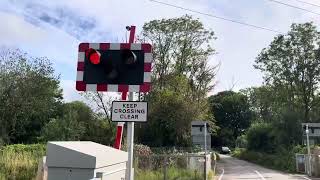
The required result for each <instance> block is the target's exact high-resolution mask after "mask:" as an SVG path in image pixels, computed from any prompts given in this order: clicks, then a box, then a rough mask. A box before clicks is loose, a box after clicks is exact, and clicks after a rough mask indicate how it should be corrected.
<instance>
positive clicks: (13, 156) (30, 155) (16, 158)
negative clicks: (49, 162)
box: [0, 144, 45, 180]
mask: <svg viewBox="0 0 320 180" xmlns="http://www.w3.org/2000/svg"><path fill="white" fill-rule="evenodd" d="M44 155H45V145H43V144H31V145H23V144H15V145H9V146H5V147H3V148H2V149H1V151H0V179H1V180H2V179H8V180H26V179H33V178H35V176H36V172H37V168H38V163H39V161H40V159H41V158H42V156H44Z"/></svg>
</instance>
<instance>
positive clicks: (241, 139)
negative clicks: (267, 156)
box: [236, 134, 248, 148]
mask: <svg viewBox="0 0 320 180" xmlns="http://www.w3.org/2000/svg"><path fill="white" fill-rule="evenodd" d="M247 146H248V140H247V136H246V135H245V134H243V135H241V136H238V137H237V139H236V147H238V148H247Z"/></svg>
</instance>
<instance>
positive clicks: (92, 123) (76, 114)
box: [41, 101, 116, 145]
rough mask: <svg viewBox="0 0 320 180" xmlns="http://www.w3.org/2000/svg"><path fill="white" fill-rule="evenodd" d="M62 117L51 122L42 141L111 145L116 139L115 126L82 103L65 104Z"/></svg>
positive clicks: (47, 125)
mask: <svg viewBox="0 0 320 180" xmlns="http://www.w3.org/2000/svg"><path fill="white" fill-rule="evenodd" d="M61 111H62V116H58V117H56V118H53V119H51V120H50V122H49V123H47V124H46V126H45V127H44V129H43V131H42V137H41V139H42V141H52V140H55V141H56V140H60V141H70V140H73V141H75V140H82V141H94V142H98V143H102V144H105V145H111V144H112V143H113V142H114V137H115V129H116V128H115V125H114V124H110V123H109V122H108V120H107V119H106V118H105V115H101V114H96V113H94V112H93V111H92V110H91V109H90V107H88V106H87V105H86V104H84V103H83V102H80V101H73V102H70V103H65V104H63V107H62V109H61Z"/></svg>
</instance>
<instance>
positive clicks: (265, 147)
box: [247, 123, 276, 153]
mask: <svg viewBox="0 0 320 180" xmlns="http://www.w3.org/2000/svg"><path fill="white" fill-rule="evenodd" d="M247 141H248V150H252V151H259V152H266V153H273V152H274V151H275V147H276V146H275V136H274V135H273V133H272V126H271V124H267V123H256V124H253V125H251V127H250V128H249V129H248V131H247Z"/></svg>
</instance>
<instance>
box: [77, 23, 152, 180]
mask: <svg viewBox="0 0 320 180" xmlns="http://www.w3.org/2000/svg"><path fill="white" fill-rule="evenodd" d="M127 29H128V30H130V37H129V43H80V45H79V50H78V62H77V79H76V89H77V90H78V91H99V92H121V93H122V100H123V101H126V97H127V93H128V92H129V101H128V103H129V102H130V103H133V107H134V106H135V105H134V104H135V102H134V101H133V93H134V92H138V93H140V92H144V93H145V92H149V91H150V89H151V63H152V52H151V49H152V47H151V45H150V44H146V43H142V44H141V43H133V42H134V34H135V26H131V27H127ZM114 103H116V102H113V104H114ZM142 103H145V104H147V103H146V102H142ZM136 107H137V106H136ZM141 107H144V109H143V110H144V111H143V112H145V117H146V114H147V110H148V109H147V105H142V106H141ZM145 107H146V108H145ZM117 112H118V111H117ZM121 112H122V116H121V115H119V116H115V115H114V114H115V112H112V121H116V122H118V126H117V134H116V141H115V145H114V147H115V148H117V149H120V148H121V139H122V131H123V123H124V122H127V142H128V164H127V177H126V179H128V180H133V177H134V176H133V174H134V173H133V171H132V169H133V139H134V122H145V121H146V118H145V119H144V118H142V117H144V116H143V115H141V116H139V115H138V114H135V115H134V116H131V115H133V114H134V113H133V114H132V113H131V112H138V111H128V112H125V111H121ZM140 112H142V111H140ZM120 117H138V118H137V119H136V118H131V119H130V118H127V119H123V118H120ZM140 117H141V118H142V119H143V120H142V119H141V118H140Z"/></svg>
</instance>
